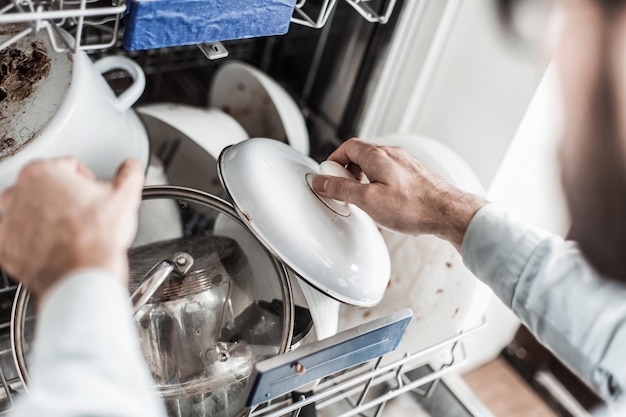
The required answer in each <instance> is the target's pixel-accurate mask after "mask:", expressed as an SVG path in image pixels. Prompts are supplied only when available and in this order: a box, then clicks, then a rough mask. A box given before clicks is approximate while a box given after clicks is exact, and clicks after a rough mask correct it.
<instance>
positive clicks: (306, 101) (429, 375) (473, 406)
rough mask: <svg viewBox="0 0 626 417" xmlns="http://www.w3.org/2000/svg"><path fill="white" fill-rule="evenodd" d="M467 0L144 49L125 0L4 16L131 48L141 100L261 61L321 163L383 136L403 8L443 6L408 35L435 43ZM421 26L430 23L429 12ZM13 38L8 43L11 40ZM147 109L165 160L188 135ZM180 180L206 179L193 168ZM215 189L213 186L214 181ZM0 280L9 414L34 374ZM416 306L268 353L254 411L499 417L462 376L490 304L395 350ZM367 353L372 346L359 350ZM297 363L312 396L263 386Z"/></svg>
mask: <svg viewBox="0 0 626 417" xmlns="http://www.w3.org/2000/svg"><path fill="white" fill-rule="evenodd" d="M458 8H459V2H457V1H455V0H449V1H447V2H434V1H430V2H429V1H427V0H421V1H415V2H414V1H412V0H366V1H363V0H299V1H298V2H297V3H296V5H295V10H294V14H293V16H292V18H291V25H290V28H289V31H288V33H287V34H285V35H282V36H269V37H260V38H249V39H240V40H230V41H223V42H215V43H206V44H199V45H188V46H176V47H169V48H159V49H149V50H142V51H127V50H125V49H124V48H123V46H122V38H121V35H120V34H121V33H122V31H123V29H124V28H123V27H124V14H125V12H126V4H125V3H124V1H123V0H120V1H118V0H114V1H113V2H110V1H108V2H107V1H106V0H95V1H92V0H50V1H48V0H46V1H40V0H2V2H0V27H1V26H2V25H3V24H14V23H27V24H28V29H27V31H25V33H24V34H23V36H27V34H28V33H29V32H30V31H41V32H43V33H45V32H46V31H47V32H49V33H52V32H53V31H54V30H55V29H56V28H57V27H63V28H64V29H66V30H68V31H70V32H71V33H72V34H73V35H74V36H75V37H76V39H78V41H77V42H75V43H74V44H73V45H71V46H69V47H70V49H73V50H74V52H75V51H78V50H83V51H85V52H87V54H88V55H89V57H90V58H92V59H93V60H97V59H100V58H102V57H106V56H110V55H124V56H127V57H130V58H131V59H132V60H134V61H135V62H136V63H138V64H139V65H140V66H141V68H142V70H143V72H144V73H145V74H146V78H147V82H146V90H145V92H144V94H143V96H142V97H141V98H140V99H139V101H138V102H137V106H146V105H150V104H152V103H161V102H167V103H180V104H185V105H191V106H197V107H206V106H207V93H206V92H207V91H208V89H209V87H210V83H211V80H212V78H213V76H214V74H215V73H216V71H217V69H218V68H219V67H220V66H221V65H222V64H224V63H225V62H228V61H231V60H236V61H243V62H245V63H248V64H251V65H253V66H254V67H256V68H258V69H260V70H261V71H263V72H264V73H266V74H268V75H269V76H271V77H272V78H273V79H275V80H277V81H278V82H279V83H280V85H281V86H282V87H284V88H285V89H286V90H287V91H288V92H289V93H290V95H291V96H292V97H293V99H294V100H295V101H296V103H297V105H298V107H299V108H300V110H301V112H302V114H303V115H304V118H305V120H306V126H307V130H308V133H309V137H310V152H309V153H310V156H311V157H312V158H313V159H315V160H316V161H318V162H320V161H323V160H324V159H325V158H326V157H327V156H328V155H329V154H330V153H331V152H332V151H333V150H334V149H335V148H336V147H337V146H338V145H340V144H341V142H342V141H344V140H346V139H348V138H350V137H353V136H372V135H374V133H373V132H375V131H376V129H375V127H374V124H375V123H378V124H381V123H383V121H381V120H378V121H376V120H377V118H376V117H374V116H372V114H373V112H374V113H375V112H377V109H380V106H382V105H383V104H381V103H384V100H381V98H380V95H381V91H380V89H381V85H382V86H383V87H384V85H385V82H381V80H385V79H387V80H388V79H389V78H390V77H391V78H393V74H392V73H393V61H394V60H397V59H398V55H399V54H400V55H401V54H402V49H401V48H399V47H398V41H397V40H396V41H394V34H396V33H397V32H398V31H404V32H406V27H405V28H402V27H401V26H402V25H403V24H404V25H405V26H406V25H407V23H406V22H404V23H403V22H402V20H401V18H402V16H404V15H405V14H412V15H416V14H417V15H420V16H423V15H424V14H426V13H427V12H428V13H431V14H435V15H436V16H437V19H436V20H437V22H438V25H436V26H433V27H431V28H430V30H429V35H428V36H426V35H424V39H422V38H419V39H415V40H414V41H413V40H411V39H410V38H408V35H406V34H405V35H403V36H404V40H403V43H405V44H406V43H408V44H411V43H413V42H417V43H419V42H426V43H427V44H429V45H431V46H432V45H434V47H436V46H437V43H438V42H441V40H438V37H441V36H443V35H442V33H443V32H445V30H446V27H447V26H449V25H450V22H449V20H450V19H451V16H454V14H455V13H456V12H458ZM426 9H428V10H426ZM414 25H415V26H419V25H423V26H428V24H427V23H425V22H422V21H421V20H419V19H416V20H415V22H414ZM431 26H432V25H431ZM448 29H449V28H448ZM20 36H22V35H20ZM50 36H52V35H50ZM12 41H14V40H10V41H9V42H6V43H5V44H4V45H0V49H2V48H4V47H6V46H8V45H10V43H11V42H12ZM59 47H60V48H65V47H67V46H63V45H60V46H59ZM431 49H432V48H431ZM432 54H435V52H433V51H432V50H431V51H430V53H426V54H425V55H424V56H423V57H422V58H423V60H424V62H425V64H424V65H425V67H426V72H427V70H428V68H427V67H428V62H429V59H432V57H430V56H431V55H432ZM435 55H436V54H435ZM429 57H430V58H429ZM390 71H391V72H392V73H391V74H390ZM106 78H107V80H108V81H109V83H110V85H111V86H112V87H113V88H114V89H115V90H122V89H124V88H125V86H127V85H128V82H129V81H128V78H127V76H126V74H125V73H124V72H121V71H111V72H108V73H107V74H106ZM142 119H143V120H142V121H143V123H144V124H145V127H146V131H147V133H148V137H149V139H150V151H151V153H152V154H153V155H156V156H158V158H159V159H160V160H162V161H164V164H165V165H167V163H168V160H169V159H171V157H172V154H173V152H176V149H174V148H180V149H179V151H180V152H183V153H184V152H185V151H183V150H182V149H183V148H184V146H180V144H181V141H182V142H183V143H184V141H186V140H188V139H187V138H184V137H180V134H179V133H176V132H174V131H169V130H168V128H167V127H166V126H162V125H160V124H159V123H156V122H155V121H154V120H151V119H150V117H143V118H142ZM378 119H380V115H378ZM187 152H189V154H183V155H182V158H183V160H185V161H188V162H189V165H188V166H189V167H190V168H189V170H190V173H189V176H190V177H194V176H195V175H194V172H191V170H193V169H194V168H193V167H196V166H204V165H207V164H210V162H207V163H205V162H202V161H201V160H199V162H197V163H194V162H193V161H192V160H193V159H194V158H196V159H197V158H201V156H200V157H199V156H198V155H197V154H196V155H194V154H193V152H190V151H187ZM179 156H180V155H179ZM214 163H215V162H214V161H213V164H214ZM199 173H201V172H200V171H199ZM180 183H181V184H180V185H186V186H190V187H196V188H203V187H202V185H201V184H200V185H198V184H195V183H194V182H193V179H192V180H190V182H188V183H186V182H185V181H180ZM213 185H215V184H213ZM205 188H206V187H205ZM208 188H209V189H208V190H207V191H212V192H215V189H214V188H211V187H208ZM0 285H1V286H2V289H1V290H0V385H1V387H2V388H1V389H0V415H4V414H6V413H7V412H8V411H9V410H10V409H11V407H12V406H13V404H14V403H15V401H16V398H17V397H18V396H19V395H21V394H22V393H23V392H24V385H23V382H22V380H21V378H20V377H19V375H18V374H19V372H18V369H17V368H16V360H15V359H14V357H15V346H14V344H12V343H11V341H12V339H13V335H12V334H11V330H12V329H10V327H11V325H10V323H11V320H12V315H15V309H16V306H15V303H14V299H15V296H16V286H15V283H13V282H12V281H11V280H10V278H9V277H7V276H6V275H5V274H4V273H3V274H2V277H1V279H0ZM401 307H402V306H400V305H399V306H398V309H400V308H401ZM411 316H412V313H411V312H410V311H407V310H401V311H399V312H397V313H394V314H391V315H388V316H386V317H384V318H382V319H378V320H374V321H372V322H369V323H367V322H366V323H364V324H363V325H362V326H361V327H359V330H358V331H355V330H345V331H343V332H340V333H339V334H337V335H336V336H333V337H330V338H328V339H325V340H323V341H321V342H317V343H313V344H311V345H308V346H307V345H305V346H302V347H300V348H299V349H294V350H292V351H291V352H288V353H286V354H284V355H278V356H276V357H274V358H271V359H269V360H267V361H264V362H263V363H262V366H260V367H259V366H257V369H256V372H257V373H256V380H255V381H256V383H255V388H254V389H253V390H252V392H251V393H250V395H249V400H248V404H247V405H248V407H247V410H246V415H247V416H259V417H260V416H266V417H270V416H272V417H274V416H276V417H278V416H283V415H287V416H298V415H302V416H304V415H309V414H306V413H307V412H310V407H311V405H314V407H315V408H316V410H317V413H318V415H324V416H343V417H348V416H355V415H359V416H384V415H401V412H400V411H398V410H399V409H401V408H402V407H403V406H402V403H401V402H400V404H399V405H398V400H399V399H402V398H410V401H411V402H412V403H415V404H417V407H418V408H416V409H411V410H413V411H408V412H406V414H407V415H421V414H415V412H416V411H415V410H422V412H423V413H424V414H423V415H424V416H431V415H432V416H454V417H456V416H459V417H464V416H490V413H489V411H488V410H486V408H485V407H484V406H482V404H480V402H479V401H478V400H477V399H476V398H475V397H474V396H473V394H472V393H471V392H470V390H469V388H467V386H465V385H464V383H463V382H462V380H461V378H460V377H459V375H458V373H459V371H460V370H461V369H463V366H464V365H466V363H467V361H468V356H469V355H470V354H468V351H467V349H466V348H465V341H466V339H468V338H469V337H473V336H476V335H480V333H481V331H483V330H484V329H485V327H486V323H485V319H484V317H483V316H482V315H480V314H479V318H478V319H477V320H474V321H473V322H472V323H471V325H468V326H465V327H464V328H463V329H462V330H461V331H460V332H458V333H456V334H455V335H453V336H452V337H446V338H445V339H444V340H440V341H438V342H437V343H433V344H430V345H428V346H422V347H420V348H419V349H418V350H416V351H407V352H400V354H398V352H396V353H395V354H394V355H393V356H390V355H389V353H390V351H391V350H393V348H394V347H395V346H397V345H398V343H399V340H400V338H401V337H402V335H403V333H404V331H405V329H406V326H407V322H408V321H410V320H411ZM383 330H384V331H389V332H391V333H390V334H391V335H392V336H390V339H389V341H388V343H386V344H385V343H381V336H380V333H379V332H381V331H383ZM382 340H387V339H382ZM346 351H347V352H348V353H346ZM341 352H343V353H341ZM358 352H361V353H363V352H366V354H363V355H360V356H359V355H357V354H356V353H358ZM305 358H307V360H309V361H310V363H312V364H314V365H315V369H316V372H309V374H308V375H309V376H306V375H307V373H306V371H307V369H304V366H295V367H294V365H293V364H294V363H296V364H297V365H299V364H300V362H299V361H302V360H304V359H305ZM291 368H294V369H295V371H294V372H296V373H297V374H299V375H304V377H303V378H304V379H302V380H301V381H300V383H299V384H298V385H297V386H300V385H302V384H303V383H305V382H306V383H310V382H312V381H315V380H317V381H318V383H317V385H316V386H315V387H314V388H313V389H312V390H311V391H310V392H308V393H306V395H305V394H300V393H298V392H296V391H294V389H295V388H296V387H295V386H294V387H291V386H289V385H286V386H285V387H284V388H283V389H281V390H278V391H276V392H274V393H272V394H270V393H269V391H268V393H267V394H265V395H262V394H263V393H264V391H263V390H264V389H266V388H265V387H266V386H267V384H269V383H270V382H271V379H272V375H273V373H274V372H278V371H280V370H281V369H283V370H284V369H291ZM309 369H310V367H309ZM268 381H270V382H268ZM264 384H266V385H264ZM394 407H395V408H394ZM307 408H308V409H309V411H307ZM394 410H396V411H394Z"/></svg>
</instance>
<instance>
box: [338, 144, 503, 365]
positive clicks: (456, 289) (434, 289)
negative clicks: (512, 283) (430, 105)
mask: <svg viewBox="0 0 626 417" xmlns="http://www.w3.org/2000/svg"><path fill="white" fill-rule="evenodd" d="M373 142H375V143H377V144H379V145H386V146H400V147H403V148H405V149H406V150H407V151H408V152H409V153H410V154H411V155H412V156H414V157H415V158H416V159H418V160H419V161H421V162H422V163H423V164H424V165H425V166H426V167H427V168H429V169H430V170H431V171H433V172H434V173H435V174H437V175H439V176H440V177H441V178H443V179H444V180H446V181H447V182H448V183H450V184H452V185H454V186H456V187H458V188H461V189H463V190H465V191H468V192H470V193H474V194H477V195H482V194H484V189H483V187H482V185H481V183H480V181H479V180H478V179H477V177H476V175H475V174H474V172H473V171H472V170H471V169H470V168H469V166H468V165H467V164H466V163H465V162H464V161H463V160H462V159H461V158H460V157H459V156H458V155H457V154H455V153H454V152H453V151H452V150H450V149H449V148H447V147H446V146H444V145H442V144H441V143H439V142H436V141H434V140H432V139H429V138H426V137H421V136H417V135H390V136H385V137H381V138H377V139H375V140H374V141H373ZM382 235H383V238H384V239H385V243H386V244H387V247H388V249H389V255H390V258H391V280H390V283H389V287H388V288H387V291H386V292H385V296H384V298H383V300H382V301H381V303H380V304H378V305H377V306H375V307H372V308H364V309H363V308H361V309H359V308H354V307H351V306H342V308H341V310H340V315H339V317H340V318H339V329H340V330H344V329H347V328H351V327H353V326H356V325H358V324H361V323H363V322H367V321H370V320H373V319H375V318H378V317H381V316H384V315H386V314H390V313H392V312H395V311H397V310H399V309H401V308H404V307H408V308H411V309H412V310H413V313H414V316H413V319H412V321H411V324H410V325H409V327H408V329H407V332H406V334H405V336H404V338H403V340H402V342H401V344H400V346H399V347H398V349H396V351H395V352H394V353H392V354H390V355H388V356H389V357H388V358H386V360H393V359H399V358H400V357H401V356H402V355H403V354H404V353H413V352H416V351H419V350H421V349H424V348H427V347H429V346H432V345H433V344H435V343H437V342H439V341H442V340H444V339H446V338H448V337H451V336H453V335H455V334H457V333H458V332H459V331H461V330H462V329H464V328H467V325H468V323H470V322H471V323H476V322H479V320H480V319H481V318H482V314H483V312H484V309H485V307H486V305H487V300H488V299H489V297H490V296H491V291H490V290H489V289H488V288H487V287H486V286H485V285H484V284H482V283H480V282H479V281H478V280H477V279H476V278H475V277H474V276H473V275H472V273H471V272H470V271H469V270H468V269H467V268H466V267H465V266H464V264H463V260H462V259H461V256H460V255H459V253H458V252H457V251H456V249H454V247H453V246H452V245H450V244H449V243H448V242H446V241H444V240H441V239H439V238H436V237H434V236H431V235H423V236H410V235H403V234H399V233H394V232H391V231H388V230H383V231H382Z"/></svg>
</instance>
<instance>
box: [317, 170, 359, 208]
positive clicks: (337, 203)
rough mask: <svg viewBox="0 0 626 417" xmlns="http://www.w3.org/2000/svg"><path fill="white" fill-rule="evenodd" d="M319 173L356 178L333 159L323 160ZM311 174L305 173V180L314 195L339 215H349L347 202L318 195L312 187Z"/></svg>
mask: <svg viewBox="0 0 626 417" xmlns="http://www.w3.org/2000/svg"><path fill="white" fill-rule="evenodd" d="M319 173H320V175H328V176H331V177H339V178H346V179H348V180H354V181H356V178H355V177H354V175H352V173H351V172H350V171H348V170H347V169H346V168H345V167H344V166H343V165H341V164H339V163H338V162H335V161H324V162H322V163H321V164H320V170H319ZM313 177H314V175H313V174H307V175H306V182H307V184H309V188H311V191H313V193H315V196H316V197H317V198H319V199H320V201H321V202H322V203H324V204H325V205H326V207H328V208H329V209H331V210H332V211H334V212H335V213H337V214H339V215H340V216H344V217H347V216H349V215H350V207H348V203H346V202H345V201H341V200H335V199H333V198H328V197H324V196H323V195H319V194H318V193H317V192H316V191H315V189H314V188H313Z"/></svg>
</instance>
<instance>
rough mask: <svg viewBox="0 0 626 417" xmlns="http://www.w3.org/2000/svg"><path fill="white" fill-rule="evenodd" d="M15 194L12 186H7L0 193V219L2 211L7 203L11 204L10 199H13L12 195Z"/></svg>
mask: <svg viewBox="0 0 626 417" xmlns="http://www.w3.org/2000/svg"><path fill="white" fill-rule="evenodd" d="M14 195H15V189H14V187H9V188H7V189H6V190H4V191H3V192H2V194H0V219H2V212H4V211H6V210H7V208H8V207H9V205H11V201H12V200H13V196H14Z"/></svg>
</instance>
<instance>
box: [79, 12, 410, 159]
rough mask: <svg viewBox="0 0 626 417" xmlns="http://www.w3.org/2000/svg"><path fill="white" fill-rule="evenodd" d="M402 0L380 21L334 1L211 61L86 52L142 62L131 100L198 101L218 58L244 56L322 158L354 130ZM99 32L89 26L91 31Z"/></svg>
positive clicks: (175, 53)
mask: <svg viewBox="0 0 626 417" xmlns="http://www.w3.org/2000/svg"><path fill="white" fill-rule="evenodd" d="M379 3H380V4H381V7H382V6H383V5H384V2H383V1H381V2H379ZM403 5H404V0H400V1H398V3H397V4H396V8H395V11H394V13H393V15H392V18H391V19H390V21H389V22H388V23H387V24H385V25H380V24H375V23H370V22H367V21H365V20H364V19H362V18H361V17H360V16H359V15H358V14H357V13H356V12H355V10H354V9H353V8H352V7H351V6H350V5H348V4H346V3H345V2H338V3H337V7H336V8H335V9H334V10H333V12H332V15H331V17H330V19H329V21H328V23H327V24H326V25H325V26H324V27H323V28H321V29H313V28H309V27H304V26H300V25H295V24H292V25H291V27H290V28H289V32H288V33H287V34H286V35H283V36H272V37H265V38H254V39H243V40H236V41H226V42H223V44H224V46H225V47H226V49H227V50H228V52H229V56H228V57H227V58H223V59H217V60H214V61H211V60H209V59H207V58H206V57H205V56H204V55H203V53H202V52H201V51H200V49H199V48H198V47H197V46H195V45H190V46H181V47H174V48H164V49H154V50H147V51H136V52H126V51H124V50H123V49H122V48H121V47H116V48H111V49H108V50H106V51H95V52H92V53H91V54H92V58H94V59H98V58H100V57H101V56H103V55H111V54H124V55H127V56H130V57H131V58H133V59H134V60H135V61H136V62H137V63H139V65H141V67H142V68H143V69H144V72H145V73H146V77H147V84H146V91H145V93H144V94H143V96H142V98H141V99H140V100H139V102H138V103H137V105H141V104H147V103H156V102H171V103H182V104H189V105H194V106H201V107H205V106H206V105H207V92H208V90H209V86H210V82H211V79H212V76H213V73H214V72H215V70H216V69H217V68H218V67H219V66H220V65H221V64H222V63H224V62H226V61H228V60H240V61H244V62H247V63H250V64H252V65H254V66H256V67H257V68H260V69H261V70H262V71H264V72H266V73H267V74H269V75H270V76H272V77H273V78H274V79H276V80H277V81H278V82H279V83H280V84H281V85H282V86H283V87H284V88H285V89H286V90H287V91H288V92H289V93H290V94H291V95H292V96H293V98H294V99H295V100H296V102H297V103H298V105H299V106H300V108H301V110H302V112H303V114H304V116H305V119H306V121H307V127H308V130H309V134H310V140H311V156H312V157H313V158H314V159H317V160H323V159H324V158H325V157H326V156H327V155H328V154H329V153H330V152H331V151H332V150H333V149H334V148H335V147H336V146H337V145H338V144H339V143H340V142H341V141H343V140H346V139H348V138H350V137H352V136H354V135H355V133H356V131H357V130H356V129H357V125H358V123H359V117H360V114H361V111H362V104H363V102H364V101H365V98H366V97H367V94H368V92H369V88H370V87H371V86H372V84H373V83H372V80H373V79H375V78H376V74H377V70H378V69H379V64H380V63H381V62H382V60H383V59H384V58H385V53H386V51H387V46H388V45H389V43H390V40H391V35H392V34H393V31H394V28H395V26H396V23H397V20H398V16H399V15H400V14H401V10H402V7H403ZM98 35H99V32H97V31H95V30H94V32H93V34H92V36H98ZM86 36H89V33H87V34H86ZM107 77H108V78H109V81H110V82H111V83H112V85H114V86H116V85H119V86H120V88H121V87H123V86H124V83H125V80H124V79H123V78H121V79H120V77H124V74H123V73H121V72H120V73H112V74H107Z"/></svg>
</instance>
